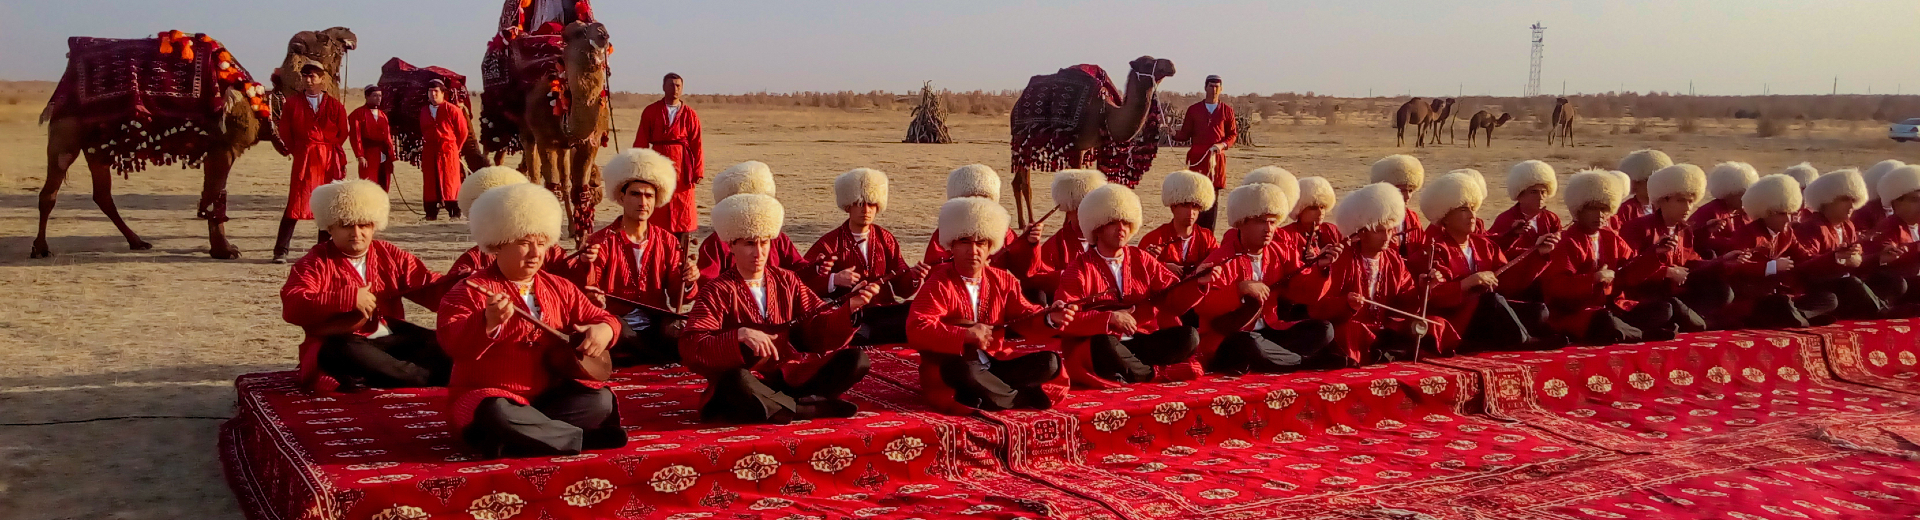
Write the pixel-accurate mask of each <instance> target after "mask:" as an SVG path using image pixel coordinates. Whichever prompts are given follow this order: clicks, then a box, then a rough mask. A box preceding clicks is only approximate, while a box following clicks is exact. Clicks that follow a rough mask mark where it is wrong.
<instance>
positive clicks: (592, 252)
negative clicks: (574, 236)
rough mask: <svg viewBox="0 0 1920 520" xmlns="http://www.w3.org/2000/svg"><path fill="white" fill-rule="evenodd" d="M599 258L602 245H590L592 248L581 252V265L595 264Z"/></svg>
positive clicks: (589, 247) (588, 247)
mask: <svg viewBox="0 0 1920 520" xmlns="http://www.w3.org/2000/svg"><path fill="white" fill-rule="evenodd" d="M599 258H600V244H594V245H590V246H587V248H586V249H582V250H580V262H581V263H585V264H591V263H593V261H594V260H596V259H599Z"/></svg>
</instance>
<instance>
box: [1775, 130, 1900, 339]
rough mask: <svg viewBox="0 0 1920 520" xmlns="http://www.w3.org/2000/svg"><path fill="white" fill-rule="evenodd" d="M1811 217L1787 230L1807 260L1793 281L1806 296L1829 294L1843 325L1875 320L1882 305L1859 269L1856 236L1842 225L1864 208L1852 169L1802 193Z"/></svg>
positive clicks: (1861, 184) (1849, 225) (1861, 258)
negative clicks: (1808, 291) (1832, 296)
mask: <svg viewBox="0 0 1920 520" xmlns="http://www.w3.org/2000/svg"><path fill="white" fill-rule="evenodd" d="M1803 194H1804V196H1805V197H1806V200H1805V203H1806V206H1807V209H1809V210H1812V211H1811V213H1809V214H1807V215H1806V216H1804V217H1801V218H1800V222H1798V223H1795V224H1794V227H1793V236H1794V239H1795V240H1799V241H1800V247H1801V248H1802V249H1804V250H1805V251H1806V253H1807V254H1808V255H1809V256H1808V257H1807V258H1806V259H1804V261H1802V262H1801V264H1802V265H1799V266H1796V267H1797V269H1796V271H1798V273H1797V275H1798V276H1797V278H1798V282H1799V283H1800V284H1801V286H1802V287H1805V288H1806V289H1807V290H1810V291H1820V292H1828V293H1833V294H1834V296H1835V297H1836V298H1838V299H1839V301H1840V306H1839V308H1837V309H1835V310H1834V316H1835V317H1837V318H1840V319H1847V320H1866V319H1874V318H1879V317H1881V316H1882V315H1884V314H1885V313H1886V311H1887V304H1886V300H1885V299H1883V298H1882V297H1881V295H1880V294H1879V293H1878V292H1877V291H1875V290H1873V289H1872V288H1871V287H1870V286H1869V285H1867V283H1866V280H1865V277H1866V274H1865V272H1864V271H1862V270H1861V269H1860V266H1861V265H1862V264H1864V263H1865V260H1866V250H1865V249H1864V248H1863V246H1862V245H1863V244H1864V243H1867V242H1870V241H1868V240H1863V237H1862V235H1861V231H1860V230H1859V229H1856V228H1854V227H1853V222H1852V221H1850V220H1848V217H1850V216H1852V215H1853V213H1854V212H1855V211H1859V209H1860V207H1861V206H1864V205H1866V201H1867V183H1866V181H1864V180H1862V179H1861V177H1860V172H1859V171H1858V170H1854V169H1852V168H1848V169H1842V170H1834V171H1832V172H1828V173H1826V174H1825V175H1821V176H1819V177H1815V178H1814V179H1813V182H1810V183H1808V184H1807V189H1806V190H1805V191H1804V192H1803Z"/></svg>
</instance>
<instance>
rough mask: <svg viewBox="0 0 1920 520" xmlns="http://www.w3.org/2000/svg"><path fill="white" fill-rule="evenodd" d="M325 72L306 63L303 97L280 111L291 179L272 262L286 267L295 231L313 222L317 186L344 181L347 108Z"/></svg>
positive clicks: (302, 74)
mask: <svg viewBox="0 0 1920 520" xmlns="http://www.w3.org/2000/svg"><path fill="white" fill-rule="evenodd" d="M326 77H327V71H326V69H323V68H321V67H320V66H319V65H314V64H311V63H309V64H307V65H306V66H304V67H301V68H300V78H301V79H302V80H303V81H305V82H306V87H307V88H306V90H305V91H304V92H302V94H304V95H302V96H299V97H296V98H294V99H291V100H288V102H287V103H286V106H285V107H284V108H282V109H281V110H280V121H279V128H278V129H279V131H280V140H281V142H284V143H286V145H287V152H288V153H289V154H291V155H292V156H293V177H292V180H291V181H290V182H289V183H288V186H287V210H286V212H285V213H282V214H281V215H280V232H279V234H278V235H276V236H275V237H274V241H273V263H276V264H284V263H287V252H288V249H289V247H291V245H292V244H293V227H294V225H295V224H297V223H299V222H300V221H302V220H313V208H312V206H310V205H309V204H308V199H309V198H311V197H312V196H313V190H314V188H315V187H318V186H320V185H321V184H326V183H329V182H333V181H337V180H340V179H343V178H346V175H347V170H346V168H347V153H346V152H345V151H343V150H341V149H340V145H343V144H346V141H347V108H346V106H345V105H341V104H340V100H339V99H335V98H334V97H333V95H332V94H328V93H327V83H326V82H325V81H323V80H325V79H326ZM319 235H320V239H319V241H320V242H321V243H324V242H326V241H327V231H326V229H324V228H323V229H321V230H320V231H319Z"/></svg>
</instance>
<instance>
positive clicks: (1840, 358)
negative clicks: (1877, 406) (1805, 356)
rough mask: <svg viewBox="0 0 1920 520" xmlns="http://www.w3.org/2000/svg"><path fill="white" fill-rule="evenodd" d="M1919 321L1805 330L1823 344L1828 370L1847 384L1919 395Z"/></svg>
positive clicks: (1849, 324) (1892, 321)
mask: <svg viewBox="0 0 1920 520" xmlns="http://www.w3.org/2000/svg"><path fill="white" fill-rule="evenodd" d="M1915 329H1920V322H1916V321H1914V320H1904V319H1899V320H1880V321H1870V322H1853V323H1842V324H1836V325H1832V326H1827V327H1818V328H1812V329H1806V330H1804V331H1800V332H1805V333H1808V334H1813V335H1816V336H1819V337H1820V338H1821V340H1823V341H1825V342H1826V345H1827V348H1826V355H1827V368H1829V369H1831V370H1833V375H1834V377H1837V378H1839V379H1840V380H1842V381H1846V382H1849V383H1859V384H1863V385H1867V386H1872V387H1877V388H1883V389H1887V390H1893V391H1896V392H1904V393H1909V394H1917V395H1920V330H1915Z"/></svg>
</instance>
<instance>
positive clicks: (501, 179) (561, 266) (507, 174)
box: [441, 166, 591, 294]
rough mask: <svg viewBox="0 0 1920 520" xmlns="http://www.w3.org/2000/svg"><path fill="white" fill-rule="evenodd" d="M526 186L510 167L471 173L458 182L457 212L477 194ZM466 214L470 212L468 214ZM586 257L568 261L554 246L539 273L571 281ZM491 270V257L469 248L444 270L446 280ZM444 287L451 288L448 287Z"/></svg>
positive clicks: (560, 250) (490, 168) (467, 207)
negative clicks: (542, 272) (551, 274)
mask: <svg viewBox="0 0 1920 520" xmlns="http://www.w3.org/2000/svg"><path fill="white" fill-rule="evenodd" d="M527 182H528V181H527V176H526V175H523V174H521V173H520V170H517V169H514V168H513V167H510V166H488V167H485V168H481V169H480V171H477V172H473V175H468V176H467V180H464V181H461V182H460V200H459V201H458V202H459V203H460V209H462V210H467V209H470V208H472V207H473V201H475V200H478V199H479V198H480V194H482V193H486V192H487V190H491V189H494V188H498V187H501V186H506V185H509V184H526V183H527ZM469 213H471V212H470V211H469ZM587 254H588V253H582V254H580V255H576V256H573V257H568V256H567V251H566V248H563V247H560V246H559V245H557V244H556V245H553V246H552V247H548V248H547V258H546V259H545V261H544V262H542V263H541V265H542V267H541V269H542V270H545V271H546V272H549V273H553V274H555V275H559V276H562V277H572V276H573V275H575V274H577V273H579V271H578V270H577V269H576V265H577V267H578V268H584V267H585V266H586V264H587V263H588V262H589V261H591V259H590V258H584V257H585V256H586V255H587ZM492 266H493V253H488V252H487V250H486V248H483V247H480V246H473V247H471V248H468V249H467V251H466V252H465V253H460V256H459V257H457V258H454V259H453V266H452V267H448V268H447V276H460V277H464V276H467V275H470V274H473V273H475V272H478V271H481V270H485V269H486V268H488V267H492ZM448 287H452V286H451V285H448ZM441 294H445V291H444V290H443V291H441Z"/></svg>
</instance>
